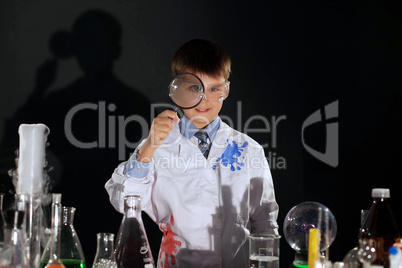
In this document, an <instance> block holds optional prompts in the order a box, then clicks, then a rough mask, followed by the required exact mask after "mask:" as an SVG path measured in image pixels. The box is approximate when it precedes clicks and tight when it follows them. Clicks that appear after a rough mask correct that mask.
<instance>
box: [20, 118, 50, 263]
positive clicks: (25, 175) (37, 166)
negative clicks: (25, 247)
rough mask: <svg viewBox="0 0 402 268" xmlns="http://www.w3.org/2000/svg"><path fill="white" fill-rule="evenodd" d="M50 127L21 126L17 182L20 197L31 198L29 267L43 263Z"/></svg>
mask: <svg viewBox="0 0 402 268" xmlns="http://www.w3.org/2000/svg"><path fill="white" fill-rule="evenodd" d="M49 132H50V131H49V128H48V127H47V126H45V125H43V124H32V125H27V124H21V125H20V127H19V129H18V133H19V135H20V145H19V155H18V180H17V182H15V184H16V185H15V188H16V192H17V194H25V195H27V196H28V208H27V210H26V211H25V213H26V218H27V221H26V223H25V225H26V233H27V237H28V241H29V267H30V268H37V267H39V264H40V251H41V245H40V242H41V234H42V232H43V227H42V226H43V221H42V218H43V211H42V202H41V201H42V198H43V196H44V190H43V187H44V174H43V169H44V167H45V166H46V159H45V155H46V153H45V148H46V141H47V136H48V134H49Z"/></svg>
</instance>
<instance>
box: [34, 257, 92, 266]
mask: <svg viewBox="0 0 402 268" xmlns="http://www.w3.org/2000/svg"><path fill="white" fill-rule="evenodd" d="M48 262H49V261H45V262H42V263H41V264H40V268H44V267H45V266H46V265H47V263H48ZM61 262H62V263H63V264H64V266H66V268H86V267H87V266H86V265H85V262H81V260H63V259H62V260H61Z"/></svg>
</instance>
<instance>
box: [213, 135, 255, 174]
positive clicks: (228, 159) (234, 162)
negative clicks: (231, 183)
mask: <svg viewBox="0 0 402 268" xmlns="http://www.w3.org/2000/svg"><path fill="white" fill-rule="evenodd" d="M226 141H227V142H228V146H227V147H226V149H225V151H224V152H223V154H222V155H221V157H219V158H218V159H217V160H216V162H218V163H219V162H221V163H222V165H223V166H225V167H227V166H228V165H230V170H232V171H235V170H236V169H237V170H240V169H241V168H242V167H243V166H244V163H242V162H240V161H239V159H240V157H241V154H242V152H243V151H244V148H245V147H247V145H248V142H244V143H243V144H242V143H239V144H237V143H236V142H235V141H232V144H230V143H229V140H226ZM242 158H243V159H244V156H243V157H242ZM216 167H217V165H214V166H212V168H213V169H214V170H215V169H216Z"/></svg>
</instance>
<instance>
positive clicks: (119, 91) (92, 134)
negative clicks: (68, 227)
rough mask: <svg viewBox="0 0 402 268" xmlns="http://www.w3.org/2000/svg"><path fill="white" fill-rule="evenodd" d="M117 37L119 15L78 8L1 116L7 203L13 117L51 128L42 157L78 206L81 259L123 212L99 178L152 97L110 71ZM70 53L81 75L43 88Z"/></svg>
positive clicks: (123, 151) (124, 153) (136, 137)
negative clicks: (13, 106)
mask: <svg viewBox="0 0 402 268" xmlns="http://www.w3.org/2000/svg"><path fill="white" fill-rule="evenodd" d="M121 38H122V28H121V25H120V24H119V22H118V21H117V19H116V18H114V17H113V16H111V15H110V14H108V13H106V12H104V11H101V10H89V11H87V12H85V13H83V14H82V15H80V16H79V17H78V18H77V20H76V21H75V23H74V25H73V26H72V30H71V31H64V30H63V31H59V32H56V33H54V34H53V35H52V36H51V37H50V40H49V48H50V50H51V52H52V54H53V56H54V58H53V59H48V60H45V62H44V63H43V64H42V65H41V66H39V68H38V70H37V74H36V83H35V85H34V89H33V91H32V93H31V94H30V96H29V97H28V99H27V101H26V102H25V103H24V104H23V105H22V106H21V107H19V109H18V110H17V111H16V112H15V114H14V115H13V117H12V118H8V119H7V121H6V127H5V133H4V136H3V140H2V141H1V146H0V148H1V152H0V153H1V154H0V158H1V160H0V171H1V174H0V175H1V176H0V179H1V180H0V187H1V188H0V190H1V192H4V193H5V194H6V198H5V208H7V207H8V206H10V204H11V203H12V202H13V196H14V193H15V190H14V187H13V185H12V182H11V179H10V177H9V176H8V174H7V172H8V170H10V169H12V168H15V161H14V158H15V153H14V152H15V150H16V149H18V144H19V141H18V139H19V136H18V127H19V125H20V124H22V123H28V124H30V123H44V124H46V125H47V126H48V127H49V128H50V135H49V138H48V141H49V146H48V148H47V151H48V157H47V160H48V162H49V165H50V166H55V167H56V168H58V169H59V170H56V172H54V174H60V177H57V176H55V177H52V173H51V174H50V177H51V183H50V184H51V187H52V188H51V189H50V191H51V192H53V193H56V192H57V193H62V203H63V205H66V206H73V207H76V208H77V212H76V217H75V222H74V226H75V229H76V230H77V233H78V235H79V237H80V241H81V243H82V246H83V250H84V254H85V257H86V259H87V265H88V264H90V263H91V262H92V259H93V257H94V255H95V251H96V234H97V233H99V232H111V233H117V231H118V228H119V225H120V222H121V219H122V215H120V214H119V213H117V212H116V211H115V210H114V209H113V207H112V206H111V205H110V203H109V200H108V195H107V193H106V191H105V189H104V184H105V183H106V181H107V180H108V179H109V178H110V175H111V174H112V172H113V170H114V168H115V167H116V166H117V165H118V163H119V162H121V161H122V160H124V159H127V158H128V157H129V153H130V151H132V149H131V148H132V147H135V145H136V143H137V142H139V141H141V139H142V138H144V137H143V134H144V133H142V127H139V124H146V126H145V127H146V129H148V124H147V122H148V120H149V109H150V101H149V100H148V99H147V98H146V97H145V96H144V95H142V94H141V93H140V91H138V90H136V89H134V88H131V87H129V86H127V85H126V84H124V83H123V82H122V81H120V80H119V79H118V78H117V77H116V76H115V75H114V73H113V65H114V62H115V61H116V60H117V59H118V58H119V56H120V54H121V49H122V48H121V47H120V40H121ZM69 57H75V58H76V59H77V61H78V63H79V67H80V68H81V70H82V72H83V76H82V77H80V78H78V79H77V80H75V81H73V82H71V83H70V84H68V85H66V86H65V87H63V88H61V89H58V90H55V91H52V92H50V93H49V94H46V92H47V91H48V90H49V88H50V87H51V86H52V84H53V82H54V81H55V78H56V76H57V72H58V66H59V65H61V64H63V59H66V58H69ZM130 116H131V117H130ZM127 147H130V148H127ZM143 218H144V222H145V225H146V226H147V229H148V236H149V238H150V240H155V241H160V237H161V232H160V231H159V230H158V228H157V227H156V225H155V224H153V222H152V221H151V220H150V219H149V218H148V217H147V216H146V215H144V216H143ZM148 226H149V227H148ZM153 244H155V243H153ZM158 248H159V245H158V244H157V245H155V249H154V248H153V250H154V251H155V254H157V250H158Z"/></svg>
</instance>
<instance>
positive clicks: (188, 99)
mask: <svg viewBox="0 0 402 268" xmlns="http://www.w3.org/2000/svg"><path fill="white" fill-rule="evenodd" d="M228 95H229V81H227V80H226V81H223V82H221V83H217V84H204V83H203V82H202V81H201V79H200V78H199V77H198V76H196V75H195V74H192V73H182V74H179V75H177V76H175V77H173V79H172V81H171V82H170V84H169V96H170V98H171V99H172V100H173V102H174V103H175V104H176V105H177V106H178V107H180V108H182V109H191V108H194V107H196V106H197V105H198V104H200V103H201V101H202V100H203V99H204V98H205V99H206V100H208V101H209V102H221V101H223V100H224V99H226V97H227V96H228ZM175 110H176V109H175Z"/></svg>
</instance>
